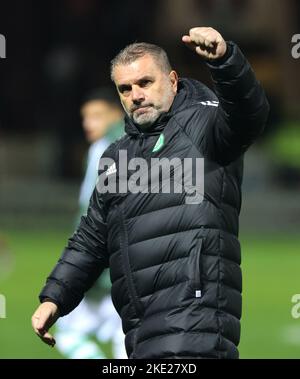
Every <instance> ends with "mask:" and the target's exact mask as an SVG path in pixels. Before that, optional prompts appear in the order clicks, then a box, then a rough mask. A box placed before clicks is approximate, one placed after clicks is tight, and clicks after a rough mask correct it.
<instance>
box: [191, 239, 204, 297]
mask: <svg viewBox="0 0 300 379" xmlns="http://www.w3.org/2000/svg"><path fill="white" fill-rule="evenodd" d="M202 246H203V239H202V238H197V239H196V243H195V247H194V248H193V250H192V251H191V254H190V258H189V277H190V280H191V288H192V291H193V297H198V298H200V297H201V296H202V275H201V256H202Z"/></svg>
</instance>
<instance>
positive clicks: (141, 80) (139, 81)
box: [118, 75, 154, 92]
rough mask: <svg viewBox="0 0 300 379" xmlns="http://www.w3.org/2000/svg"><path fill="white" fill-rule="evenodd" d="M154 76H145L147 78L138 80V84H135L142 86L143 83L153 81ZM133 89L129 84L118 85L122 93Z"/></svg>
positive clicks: (143, 77)
mask: <svg viewBox="0 0 300 379" xmlns="http://www.w3.org/2000/svg"><path fill="white" fill-rule="evenodd" d="M153 79H154V78H153V76H151V75H145V76H142V77H141V78H139V79H138V80H136V82H135V83H134V84H141V83H142V82H144V81H145V80H150V81H151V80H153ZM129 88H131V84H127V83H124V84H119V85H118V90H119V91H120V92H121V91H122V90H125V89H129Z"/></svg>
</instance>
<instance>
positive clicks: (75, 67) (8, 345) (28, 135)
mask: <svg viewBox="0 0 300 379" xmlns="http://www.w3.org/2000/svg"><path fill="white" fill-rule="evenodd" d="M194 26H212V27H214V28H215V29H217V30H219V31H220V32H221V33H222V34H223V35H224V37H225V38H226V39H227V40H234V41H235V42H237V43H238V44H239V45H240V47H241V48H242V50H243V51H244V53H245V54H246V56H247V57H248V59H249V60H250V62H251V63H252V65H253V67H254V69H255V72H256V74H257V77H258V78H259V80H260V81H261V82H262V83H263V85H264V87H265V89H266V92H267V95H268V98H269V102H270V104H271V114H270V119H269V122H268V125H267V128H266V131H265V133H264V135H263V136H262V137H261V138H260V140H259V141H258V142H257V143H256V145H255V146H254V147H252V148H251V150H250V151H249V152H248V154H247V157H246V160H245V179H244V184H243V191H244V201H243V210H242V214H241V227H240V239H241V242H242V248H243V249H242V251H243V256H242V257H243V261H242V267H243V273H244V281H243V302H244V304H243V318H242V333H241V344H240V352H241V357H242V358H299V357H300V318H293V317H292V313H291V312H292V307H293V306H294V305H295V304H293V303H292V297H293V295H295V294H298V293H300V280H299V276H300V235H299V228H300V106H299V104H300V85H299V83H300V59H298V60H297V59H294V58H293V57H292V53H291V50H292V47H293V44H292V43H291V39H292V36H293V35H294V34H300V3H299V1H296V0H285V1H284V0H276V1H274V0H264V1H260V0H227V1H222V0H160V1H158V0H152V1H146V0H144V1H141V0H139V1H137V0H128V1H117V0H110V1H104V0H60V1H58V0H54V1H26V2H25V1H23V2H22V1H16V0H13V1H2V2H1V4H0V34H2V35H4V36H5V38H6V55H7V57H6V59H0V294H2V295H4V296H5V298H6V318H0V341H1V343H0V358H58V357H59V354H58V353H57V352H56V350H55V349H50V348H49V347H47V346H46V345H43V344H42V343H41V342H40V341H39V339H38V338H37V337H36V336H35V335H34V333H33V332H32V330H31V325H30V317H31V314H32V312H33V311H34V309H35V308H36V306H37V304H38V300H37V295H38V292H39V291H40V288H41V286H42V285H43V283H44V280H45V278H46V275H47V274H48V273H49V271H50V269H51V268H52V267H53V265H54V263H55V262H56V260H57V258H58V256H59V255H60V253H61V250H62V249H63V247H64V245H65V243H66V240H67V238H68V237H69V236H70V234H71V233H72V232H73V228H74V217H75V214H76V211H77V196H78V190H79V185H80V180H81V178H82V175H83V169H82V167H83V165H82V160H83V157H84V154H85V152H86V149H87V144H86V143H85V141H84V136H83V133H82V131H81V125H80V116H79V106H80V102H81V99H82V97H83V95H84V94H85V92H86V91H87V90H89V89H91V88H93V87H96V86H98V85H103V84H107V83H109V81H110V79H109V62H110V60H111V59H112V57H113V56H114V54H116V53H117V52H118V51H119V50H120V49H121V48H123V47H124V46H125V45H126V44H128V43H131V42H134V41H148V42H153V43H157V44H160V45H161V46H162V47H164V48H165V49H166V50H167V52H168V53H169V56H170V60H171V62H172V64H173V66H174V68H175V69H176V70H177V71H178V72H179V73H180V75H181V76H189V77H194V78H198V79H200V80H202V81H204V82H205V83H206V84H208V85H209V86H210V85H211V83H210V79H209V75H208V71H207V70H206V68H205V67H204V65H203V64H202V63H201V62H200V61H199V60H197V58H196V57H195V56H194V55H193V53H192V52H190V51H189V50H187V49H186V48H185V46H183V44H182V43H181V35H182V34H184V33H186V32H187V31H188V29H189V28H191V27H194ZM296 313H297V312H296ZM299 316H300V314H299Z"/></svg>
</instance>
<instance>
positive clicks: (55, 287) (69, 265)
mask: <svg viewBox="0 0 300 379" xmlns="http://www.w3.org/2000/svg"><path fill="white" fill-rule="evenodd" d="M105 213H106V212H105V208H104V204H103V200H102V195H101V194H100V193H98V191H97V189H96V188H95V189H94V192H93V194H92V196H91V200H90V204H89V208H88V211H87V215H86V216H82V217H81V221H80V224H79V226H78V228H77V230H76V231H75V233H74V235H73V236H72V237H71V238H70V239H69V241H68V245H67V247H66V248H65V249H64V251H63V253H62V255H61V257H60V259H59V261H58V263H57V264H56V266H55V267H54V269H53V271H52V272H51V274H50V275H49V277H48V278H47V282H46V285H45V287H44V288H43V290H42V291H41V293H40V296H39V298H40V301H41V302H43V301H45V300H49V301H52V302H54V303H55V304H57V306H58V308H59V312H60V315H61V316H64V315H66V314H68V313H69V312H71V311H72V310H73V309H74V308H75V307H76V306H77V305H78V304H79V303H80V301H81V300H82V298H83V296H84V293H85V292H86V291H87V290H88V289H89V288H90V287H91V286H92V285H93V283H94V282H95V281H96V279H97V278H98V277H99V276H100V274H101V273H102V271H103V270H104V269H105V268H106V267H108V257H107V248H106V243H107V242H106V241H107V237H106V234H107V226H106V220H105Z"/></svg>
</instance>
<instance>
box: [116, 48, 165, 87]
mask: <svg viewBox="0 0 300 379" xmlns="http://www.w3.org/2000/svg"><path fill="white" fill-rule="evenodd" d="M161 73H162V70H161V69H160V67H159V65H158V64H157V63H156V62H155V60H154V58H153V57H152V56H151V55H149V54H146V55H144V56H143V57H141V58H138V59H136V60H135V61H133V62H131V63H128V64H124V65H123V64H119V65H117V66H116V67H115V69H114V80H115V83H116V85H120V84H133V83H135V82H137V81H139V80H140V79H141V78H143V77H156V76H157V75H159V74H161Z"/></svg>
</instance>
